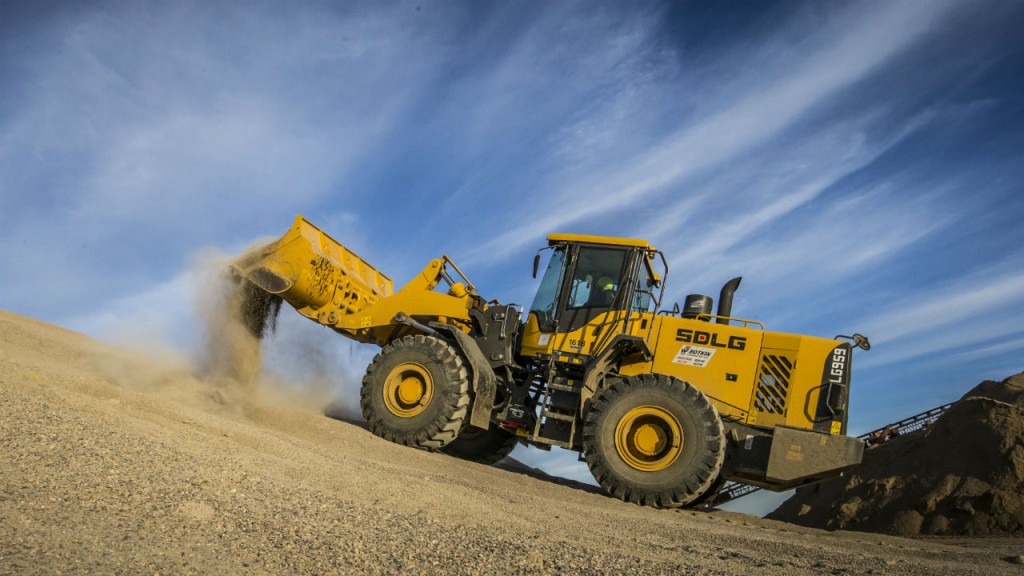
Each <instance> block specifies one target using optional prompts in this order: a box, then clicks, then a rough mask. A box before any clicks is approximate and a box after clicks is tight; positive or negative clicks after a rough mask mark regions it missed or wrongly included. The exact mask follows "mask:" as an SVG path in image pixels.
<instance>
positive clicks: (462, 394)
mask: <svg viewBox="0 0 1024 576" xmlns="http://www.w3.org/2000/svg"><path fill="white" fill-rule="evenodd" d="M359 404H360V406H361V407H362V410H363V418H365V419H366V423H367V424H368V426H369V428H370V431H371V432H373V433H374V434H376V435H377V436H380V437H381V438H384V439H386V440H390V441H391V442H395V443H397V444H404V445H406V446H414V447H417V448H426V449H429V450H437V449H440V448H442V447H444V446H445V445H446V444H448V443H450V442H451V441H452V440H454V439H455V437H456V435H458V432H459V429H461V428H462V423H463V421H464V420H465V418H466V414H467V412H468V409H469V378H468V376H467V371H466V366H465V364H464V362H463V360H462V357H461V356H459V354H458V353H457V352H456V351H455V348H453V347H452V346H451V344H449V343H448V342H446V341H444V340H442V339H440V338H438V337H436V336H424V335H416V336H405V337H404V338H400V339H398V340H395V341H394V342H392V343H390V344H388V345H387V346H385V347H384V348H383V349H382V350H381V351H380V354H377V356H376V357H375V358H374V359H373V362H371V363H370V365H369V366H368V367H367V368H366V375H365V376H364V377H363V386H362V389H361V390H360V402H359Z"/></svg>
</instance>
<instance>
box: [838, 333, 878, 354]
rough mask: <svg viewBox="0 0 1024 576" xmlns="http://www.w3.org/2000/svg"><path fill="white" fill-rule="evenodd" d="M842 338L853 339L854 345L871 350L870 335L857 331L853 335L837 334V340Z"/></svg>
mask: <svg viewBox="0 0 1024 576" xmlns="http://www.w3.org/2000/svg"><path fill="white" fill-rule="evenodd" d="M840 338H841V339H843V340H853V345H854V346H856V347H857V348H860V349H861V350H864V351H867V350H871V341H869V340H868V337H867V336H865V335H863V334H857V333H856V332H855V333H854V334H853V336H836V339H837V340H838V339H840Z"/></svg>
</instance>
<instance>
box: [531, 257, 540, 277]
mask: <svg viewBox="0 0 1024 576" xmlns="http://www.w3.org/2000/svg"><path fill="white" fill-rule="evenodd" d="M537 268H540V252H537V253H536V254H534V255H533V277H534V278H536V277H537Z"/></svg>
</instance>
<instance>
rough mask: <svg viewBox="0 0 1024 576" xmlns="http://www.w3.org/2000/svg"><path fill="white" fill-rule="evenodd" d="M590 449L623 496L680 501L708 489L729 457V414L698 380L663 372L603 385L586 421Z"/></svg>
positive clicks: (609, 486)
mask: <svg viewBox="0 0 1024 576" xmlns="http://www.w3.org/2000/svg"><path fill="white" fill-rule="evenodd" d="M583 454H584V457H585V458H586V460H587V466H588V467H589V468H590V472H591V473H592V474H593V475H594V478H595V479H596V480H597V481H598V483H599V484H601V487H602V488H604V489H605V490H606V491H607V492H608V493H610V494H612V495H613V496H615V497H616V498H619V499H621V500H625V501H627V502H633V503H634V504H641V505H645V506H654V507H657V508H678V507H681V506H685V505H687V504H691V503H693V502H695V501H696V500H697V499H698V498H700V497H701V496H703V495H705V494H706V493H707V492H708V491H709V490H710V489H711V488H712V485H713V484H714V483H715V481H716V480H717V479H718V477H719V472H720V471H721V469H722V462H723V460H724V458H725V435H724V432H723V427H722V421H721V419H720V418H719V416H718V412H717V411H716V410H715V408H714V406H712V405H711V402H710V401H708V399H707V397H706V396H704V394H702V393H701V392H700V391H699V390H697V389H696V388H694V387H693V386H691V385H689V384H687V383H686V382H683V381H681V380H677V379H675V378H671V377H669V376H665V375H661V374H642V375H639V376H631V377H629V378H626V379H625V380H620V381H617V382H614V383H613V384H611V385H610V386H608V387H607V388H605V389H604V390H601V391H600V392H598V394H597V395H596V396H595V397H594V399H593V401H592V402H591V405H590V410H589V411H588V413H587V416H586V419H585V421H584V425H583Z"/></svg>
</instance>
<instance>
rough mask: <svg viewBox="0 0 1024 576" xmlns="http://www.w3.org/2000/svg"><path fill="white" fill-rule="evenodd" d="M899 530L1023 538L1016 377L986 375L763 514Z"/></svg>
mask: <svg viewBox="0 0 1024 576" xmlns="http://www.w3.org/2000/svg"><path fill="white" fill-rule="evenodd" d="M768 517H769V518H772V519H777V520H784V521H786V522H793V523H797V524H802V525H804V526H813V527H818V528H826V529H830V530H834V529H847V530H862V531H868V532H881V533H887V534H895V535H901V536H917V535H970V536H989V535H1007V536H1009V535H1015V536H1019V535H1024V373H1021V374H1017V375H1015V376H1011V377H1010V378H1007V379H1006V380H1003V381H1002V382H994V381H985V382H982V383H981V384H979V385H978V386H976V387H975V388H974V389H973V390H971V391H970V392H968V393H967V394H966V395H965V396H964V397H963V398H962V399H961V400H960V401H959V402H957V403H956V404H955V405H953V407H952V408H950V409H949V410H948V411H946V413H945V414H943V415H942V416H941V417H940V418H939V419H938V420H936V421H935V423H934V424H933V425H932V426H930V427H929V428H927V429H926V430H923V431H919V432H915V433H913V434H909V435H907V436H902V437H897V438H894V439H893V440H890V441H889V442H885V443H883V444H881V445H879V446H877V447H874V448H871V449H869V450H867V451H866V452H865V454H864V463H863V464H862V465H861V466H860V467H858V468H856V469H855V470H854V471H853V472H850V473H848V474H847V475H846V476H844V477H843V478H838V479H835V480H831V481H829V482H825V483H822V484H819V485H816V486H811V487H808V488H804V489H801V490H797V492H796V494H795V495H794V496H793V497H792V498H790V499H789V500H787V501H786V502H785V503H783V504H782V506H780V507H779V508H778V509H777V510H776V511H775V512H773V513H772V514H770V515H769V516H768Z"/></svg>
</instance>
